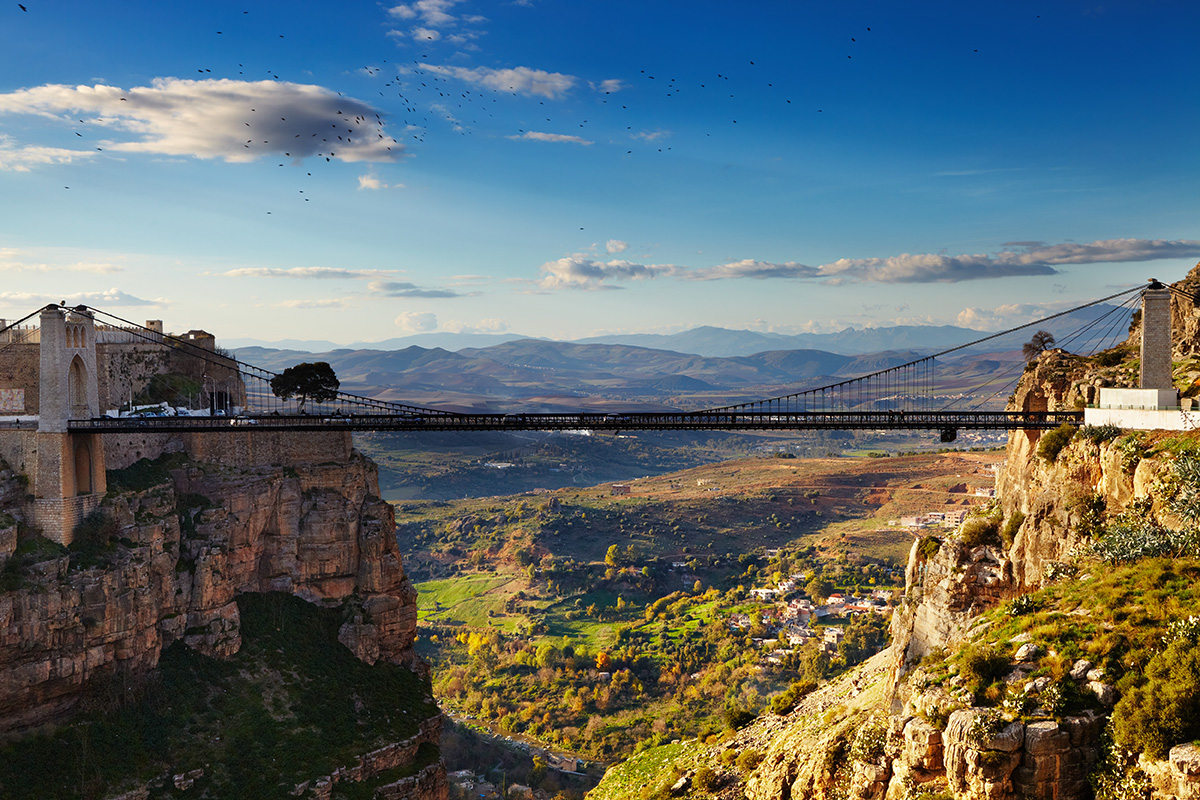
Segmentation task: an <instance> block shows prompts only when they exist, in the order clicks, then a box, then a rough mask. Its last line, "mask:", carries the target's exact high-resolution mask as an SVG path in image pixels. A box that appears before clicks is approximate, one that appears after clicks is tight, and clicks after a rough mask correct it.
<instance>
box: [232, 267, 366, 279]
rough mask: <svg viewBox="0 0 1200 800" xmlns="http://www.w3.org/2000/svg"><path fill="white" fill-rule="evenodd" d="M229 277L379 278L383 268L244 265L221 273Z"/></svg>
mask: <svg viewBox="0 0 1200 800" xmlns="http://www.w3.org/2000/svg"><path fill="white" fill-rule="evenodd" d="M220 274H221V275H224V276H225V277H228V278H293V279H296V278H299V279H304V280H309V279H314V278H315V279H323V280H324V279H342V280H345V279H351V280H361V279H365V278H378V277H379V276H380V275H381V274H385V273H383V272H382V271H381V270H369V269H341V268H340V267H288V268H287V269H280V268H278V267H242V268H241V269H231V270H229V271H227V272H222V273H220Z"/></svg>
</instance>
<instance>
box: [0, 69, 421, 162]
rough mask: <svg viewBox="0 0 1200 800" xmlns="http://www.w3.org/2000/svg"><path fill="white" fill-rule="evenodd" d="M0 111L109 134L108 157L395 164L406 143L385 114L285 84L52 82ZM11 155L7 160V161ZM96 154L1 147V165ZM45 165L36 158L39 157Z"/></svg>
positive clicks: (5, 98) (2, 99) (12, 98)
mask: <svg viewBox="0 0 1200 800" xmlns="http://www.w3.org/2000/svg"><path fill="white" fill-rule="evenodd" d="M0 114H33V115H37V116H42V117H46V118H50V119H55V120H60V121H62V122H63V123H64V124H67V123H68V122H70V123H73V122H74V119H73V118H72V117H75V118H78V117H79V116H85V117H90V119H85V120H84V124H85V125H92V126H95V127H96V128H98V129H102V130H104V131H106V132H109V133H110V134H111V135H110V138H109V139H107V140H105V141H104V142H103V144H104V148H103V149H104V150H110V151H116V152H122V153H154V154H160V155H174V156H193V157H196V158H222V159H224V160H226V161H235V162H244V161H254V160H255V159H258V158H260V157H262V156H265V155H272V156H279V155H283V156H285V157H291V158H293V159H297V160H298V159H303V158H308V157H322V158H326V159H338V160H340V161H347V162H354V161H377V162H378V161H394V160H396V159H397V158H399V157H400V156H401V155H402V154H403V151H404V146H403V145H401V144H399V143H397V142H396V141H395V140H393V139H392V138H391V137H390V136H388V135H387V132H386V129H385V126H384V122H383V119H382V117H381V115H380V114H379V113H378V112H377V111H376V110H375V108H373V107H372V106H370V105H368V104H367V103H364V102H362V101H360V100H355V99H353V98H349V97H342V96H340V95H338V93H337V92H334V91H331V90H329V89H326V88H324V87H321V86H311V85H305V84H296V83H288V82H281V81H256V82H249V81H236V80H198V81H197V80H182V79H178V78H157V79H155V80H154V81H153V82H152V85H150V86H135V87H132V88H130V89H122V88H119V87H116V86H106V85H103V84H98V85H95V86H66V85H60V84H50V85H45V86H38V87H35V88H32V89H22V90H20V91H16V92H10V93H8V94H0ZM6 154H7V155H6ZM93 155H94V153H93V152H91V151H71V150H61V149H54V148H43V152H41V153H40V154H39V152H38V151H37V149H36V148H14V147H12V146H11V144H10V145H9V147H8V148H7V149H5V148H3V147H0V166H3V165H5V164H8V165H9V166H7V167H5V168H8V169H22V168H25V169H28V168H30V167H32V166H35V165H37V164H39V163H40V164H45V163H62V162H64V161H70V160H73V159H75V158H83V157H85V156H88V157H90V156H93ZM39 159H40V160H39Z"/></svg>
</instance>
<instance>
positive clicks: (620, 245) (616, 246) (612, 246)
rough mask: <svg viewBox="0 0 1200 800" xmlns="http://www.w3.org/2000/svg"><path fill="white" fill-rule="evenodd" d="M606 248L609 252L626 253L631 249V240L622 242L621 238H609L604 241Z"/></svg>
mask: <svg viewBox="0 0 1200 800" xmlns="http://www.w3.org/2000/svg"><path fill="white" fill-rule="evenodd" d="M604 249H605V250H607V251H608V252H609V253H624V252H625V251H626V250H628V249H629V242H622V241H621V240H620V239H609V240H608V241H607V242H605V243H604Z"/></svg>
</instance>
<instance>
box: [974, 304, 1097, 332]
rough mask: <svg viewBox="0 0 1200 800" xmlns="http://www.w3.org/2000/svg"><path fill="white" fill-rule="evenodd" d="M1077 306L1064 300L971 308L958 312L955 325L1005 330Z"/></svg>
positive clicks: (988, 329)
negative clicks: (989, 307)
mask: <svg viewBox="0 0 1200 800" xmlns="http://www.w3.org/2000/svg"><path fill="white" fill-rule="evenodd" d="M1076 305H1078V303H1077V302H1076V301H1073V300H1062V301H1059V302H1056V303H1007V304H1005V305H1001V306H996V307H995V308H991V309H986V308H974V307H970V308H964V309H963V310H962V311H960V312H958V316H957V317H956V318H955V324H956V325H961V326H962V327H964V328H974V329H976V330H984V331H991V330H1003V329H1005V328H1012V327H1014V326H1016V325H1021V324H1023V323H1026V322H1033V321H1034V320H1038V319H1042V318H1043V317H1048V316H1050V315H1051V314H1056V313H1058V312H1059V311H1066V310H1068V309H1070V308H1074V307H1075V306H1076Z"/></svg>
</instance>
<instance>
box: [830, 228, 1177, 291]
mask: <svg viewBox="0 0 1200 800" xmlns="http://www.w3.org/2000/svg"><path fill="white" fill-rule="evenodd" d="M1197 256H1200V241H1195V240H1189V239H1181V240H1174V241H1168V240H1164V239H1105V240H1100V241H1095V242H1089V243H1086V244H1077V243H1074V242H1065V243H1062V244H1054V245H1045V244H1042V243H1041V242H1021V243H1019V246H1018V247H1016V248H1014V249H1011V250H1002V251H1000V252H999V253H995V254H994V255H988V254H980V255H957V256H947V255H940V254H933V253H921V254H911V253H902V254H901V255H898V256H890V257H888V258H858V259H849V258H843V259H839V260H837V261H834V262H832V263H830V264H822V265H821V266H820V267H818V268H817V272H816V274H815V275H814V276H812V277H820V278H826V279H839V280H845V281H855V282H876V283H935V282H936V283H955V282H958V281H970V280H980V279H984V278H1004V277H1012V276H1017V275H1055V274H1058V272H1059V271H1060V270H1059V269H1058V267H1062V266H1068V265H1075V264H1101V263H1125V262H1133V261H1155V260H1159V259H1167V258H1195V257H1197Z"/></svg>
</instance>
